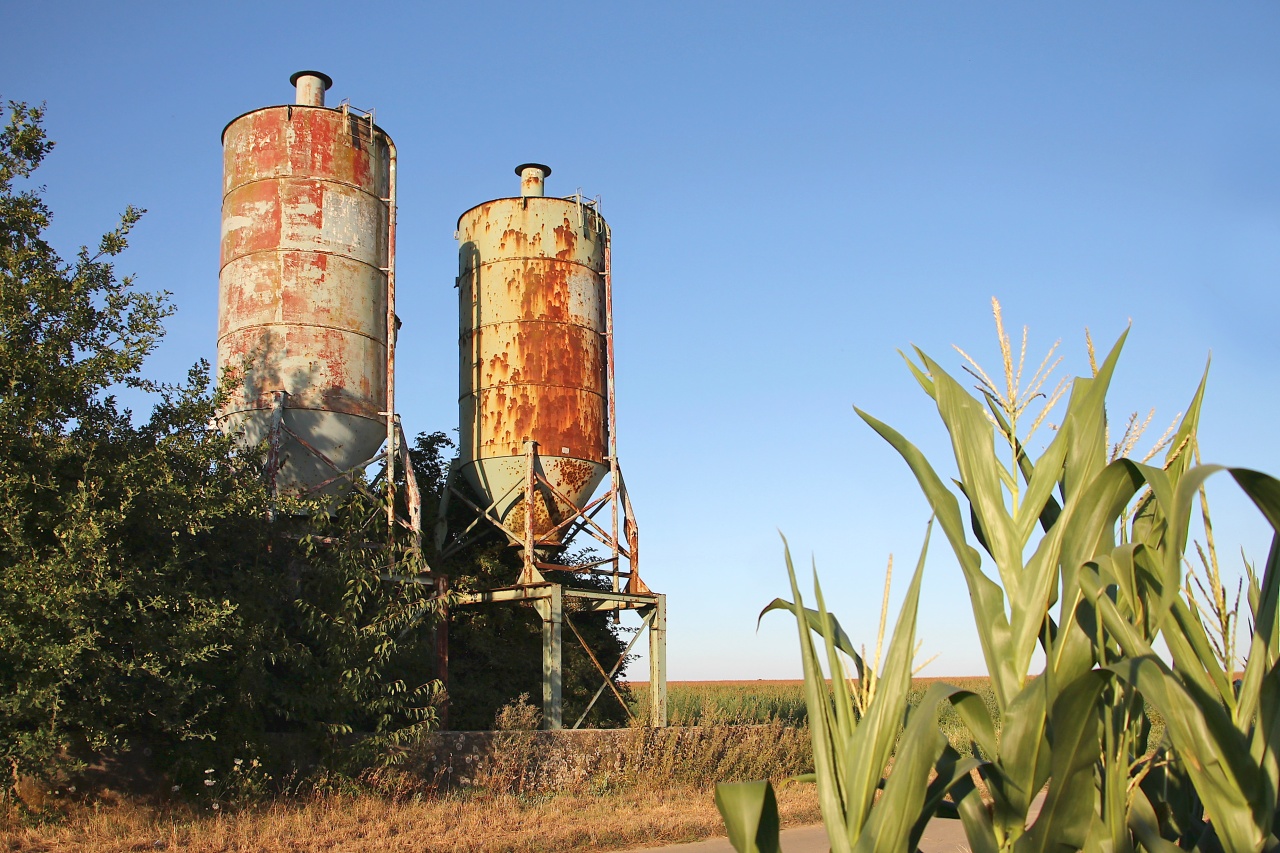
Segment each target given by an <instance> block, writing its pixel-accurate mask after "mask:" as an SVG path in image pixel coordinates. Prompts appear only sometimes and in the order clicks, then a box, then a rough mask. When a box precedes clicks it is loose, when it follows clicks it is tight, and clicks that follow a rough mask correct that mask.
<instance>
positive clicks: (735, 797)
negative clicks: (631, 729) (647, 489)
mask: <svg viewBox="0 0 1280 853" xmlns="http://www.w3.org/2000/svg"><path fill="white" fill-rule="evenodd" d="M784 543H785V540H784ZM927 548H928V535H927V534H926V537H925V549H923V550H922V551H921V554H920V559H919V561H918V563H917V565H916V570H915V573H914V575H913V576H912V579H911V584H910V586H909V588H908V590H907V596H906V600H905V601H904V602H903V604H902V609H901V611H900V614H899V617H898V621H897V625H896V626H895V628H894V632H893V637H892V639H891V640H890V642H889V650H888V654H887V656H886V658H885V664H884V667H883V669H884V672H883V674H882V675H881V677H880V678H879V679H878V681H877V687H876V689H875V692H874V693H872V694H870V695H869V696H868V697H867V698H868V701H867V704H866V707H865V711H864V713H862V714H861V715H859V714H858V713H857V712H856V708H855V700H854V696H853V695H852V690H851V687H850V683H849V676H850V673H849V672H848V670H847V669H846V666H845V663H844V661H845V660H846V659H847V660H851V661H853V663H854V666H855V668H856V670H857V673H858V679H859V683H860V684H866V683H867V680H868V679H869V678H872V677H874V675H873V673H872V671H871V668H870V667H868V666H867V664H866V661H864V660H863V658H862V656H861V655H859V654H858V652H857V651H856V650H855V649H854V647H853V643H852V642H850V640H849V637H848V635H847V634H846V633H845V631H844V629H843V628H841V626H840V623H839V621H838V620H837V619H836V618H835V616H833V615H832V614H830V613H829V612H828V611H827V609H826V603H825V601H824V599H823V596H822V588H821V585H820V584H819V583H818V579H817V573H816V571H815V573H814V598H815V601H816V603H817V605H818V607H817V609H816V610H814V609H810V608H806V607H805V606H804V601H803V598H802V596H801V594H800V587H799V584H798V583H797V581H796V573H795V567H794V565H793V563H792V561H791V552H790V549H789V548H787V549H786V562H787V573H788V576H789V578H790V581H791V592H792V596H793V598H794V601H784V600H783V599H775V600H774V601H773V602H771V603H770V604H769V605H768V606H767V607H765V609H764V610H763V611H762V612H761V614H760V615H761V617H763V616H764V614H765V613H768V612H770V611H773V610H787V611H790V612H791V613H792V614H793V615H794V617H795V619H796V625H797V628H798V631H799V635H800V651H801V660H802V662H803V664H804V681H805V699H806V703H807V704H808V707H809V730H810V735H811V737H812V739H813V755H814V773H813V775H812V777H809V778H806V779H805V781H814V782H816V783H817V785H818V798H819V804H820V806H821V808H822V817H823V823H824V824H825V826H826V830H827V837H828V839H829V840H830V844H831V849H832V851H835V853H853V851H858V852H859V853H862V852H863V851H867V852H868V853H869V851H876V850H915V849H916V847H917V845H918V843H919V840H920V837H921V835H922V834H923V832H924V828H925V825H926V824H927V823H928V821H929V819H930V818H931V817H932V816H933V815H934V814H935V813H936V812H938V810H939V809H940V808H941V807H942V806H943V801H944V798H945V796H946V795H947V793H948V792H949V791H952V789H953V788H954V789H955V794H956V795H957V797H958V799H960V801H961V802H962V803H965V804H966V805H967V807H970V808H981V805H980V802H979V796H978V793H977V791H976V789H975V788H974V786H973V783H972V781H971V780H970V778H969V773H970V771H972V770H973V769H975V768H976V767H977V766H978V765H979V764H980V763H981V762H980V761H979V760H977V759H973V758H963V757H961V756H960V755H959V753H957V752H956V751H955V749H953V748H952V747H951V745H950V744H949V743H947V740H946V738H945V737H944V736H943V734H942V732H941V730H940V729H939V728H938V725H937V717H938V708H939V706H940V704H941V703H942V702H943V701H945V700H946V699H948V698H955V697H971V698H972V699H973V700H975V701H977V702H978V703H979V704H981V699H980V698H979V697H977V696H975V695H974V694H971V693H968V692H967V691H961V690H958V689H957V688H954V687H951V686H949V685H943V684H935V685H933V686H932V687H931V688H930V690H929V691H928V692H927V693H926V694H925V696H924V698H923V699H922V701H921V702H920V704H919V705H918V706H917V707H915V708H914V709H911V710H910V711H908V702H907V699H908V695H909V693H910V689H911V671H912V655H913V653H914V650H915V629H916V612H917V606H918V602H919V597H920V581H921V577H922V576H923V570H924V559H925V553H926V551H927ZM815 635H816V636H817V637H820V638H821V650H819V646H818V644H817V643H815V641H814V636H815ZM824 658H825V660H826V664H827V670H826V671H827V672H829V673H830V676H831V687H830V690H828V687H827V680H826V674H825V673H824V670H823V666H822V662H823V659H824ZM904 721H905V728H904ZM900 731H901V732H902V737H901V738H899V732H900ZM895 745H897V747H898V748H897V751H896V753H895V751H894V747H895ZM890 761H892V763H893V770H892V772H891V773H889V775H888V777H887V778H885V776H884V774H885V768H886V766H887V765H888V764H889V763H890ZM935 771H936V773H935ZM931 775H932V776H934V778H933V779H932V780H930V776H931ZM768 784H769V783H767V782H764V783H747V784H737V785H717V786H716V805H717V806H718V807H719V809H720V812H721V814H722V815H723V817H724V820H725V825H726V827H728V829H729V838H730V841H731V842H732V843H733V845H734V849H736V850H738V851H739V853H749V851H761V853H763V852H764V851H767V850H775V849H777V847H776V836H777V826H778V822H777V814H776V805H774V800H773V797H772V793H771V791H770V790H769V788H768ZM762 786H763V787H762ZM878 792H879V797H877V793H878Z"/></svg>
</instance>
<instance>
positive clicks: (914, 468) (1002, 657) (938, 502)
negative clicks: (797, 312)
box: [855, 407, 1022, 708]
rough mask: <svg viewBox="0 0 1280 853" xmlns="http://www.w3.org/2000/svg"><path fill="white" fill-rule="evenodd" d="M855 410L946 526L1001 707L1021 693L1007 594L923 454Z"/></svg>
mask: <svg viewBox="0 0 1280 853" xmlns="http://www.w3.org/2000/svg"><path fill="white" fill-rule="evenodd" d="M855 411H856V412H857V413H858V416H859V417H861V418H862V419H863V420H864V421H866V422H867V424H868V425H869V426H870V427H871V428H872V429H874V430H875V431H876V432H877V433H879V434H880V436H881V437H882V438H884V439H885V441H887V442H889V444H890V445H891V446H892V447H893V449H894V450H897V451H898V453H899V455H901V456H902V458H903V460H904V461H905V462H906V463H907V466H908V467H909V468H910V469H911V472H912V473H913V474H915V477H916V481H917V482H918V483H919V484H920V488H921V489H922V490H923V491H924V494H925V497H926V498H927V499H928V501H929V505H930V506H931V507H932V509H933V512H934V517H935V518H937V520H938V524H940V525H941V526H942V532H943V533H945V534H946V536H947V541H948V542H949V543H950V544H951V550H952V551H953V552H954V553H955V555H956V560H957V561H958V562H959V563H960V568H961V570H962V571H963V572H964V578H965V583H966V584H967V585H968V587H969V597H970V600H971V603H972V606H973V611H974V623H975V627H976V628H977V631H978V640H979V642H980V643H981V645H982V657H983V660H984V661H985V663H986V665H987V672H988V673H989V674H990V676H991V686H992V689H993V690H994V691H995V693H996V696H997V699H998V700H999V703H1000V706H1001V707H1002V708H1003V707H1004V706H1005V705H1006V704H1007V703H1008V702H1009V701H1011V700H1012V698H1013V696H1014V695H1015V694H1016V693H1017V691H1018V689H1019V684H1020V682H1021V676H1022V674H1021V673H1018V672H1017V671H1016V667H1015V666H1014V662H1013V660H1012V659H1011V658H1010V656H1009V654H1008V650H1009V644H1010V642H1011V639H1010V637H1011V633H1010V628H1009V619H1008V616H1007V615H1006V614H1005V608H1004V592H1003V591H1002V590H1001V589H1000V586H999V584H997V583H995V582H994V581H992V580H991V578H989V577H987V576H986V575H985V574H983V572H982V557H981V556H980V555H979V554H978V552H977V551H976V550H974V548H973V547H972V546H970V545H969V543H968V542H967V541H966V539H965V534H964V521H963V518H962V516H961V514H960V502H959V501H957V500H956V496H955V495H953V494H952V493H951V491H950V490H949V489H947V487H946V486H945V485H943V483H942V480H941V479H940V478H939V477H938V474H937V472H936V471H934V469H933V466H932V465H930V464H929V461H928V460H927V459H926V458H925V457H924V454H922V453H921V452H920V451H919V449H917V448H916V447H915V445H913V444H912V443H911V442H909V441H907V440H906V439H905V438H903V436H902V435H901V434H900V433H898V431H897V430H895V429H893V427H891V426H889V425H888V424H885V423H882V422H881V421H879V420H876V419H875V418H874V417H872V416H871V415H869V414H867V413H866V412H864V411H862V410H861V409H857V408H856V407H855Z"/></svg>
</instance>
